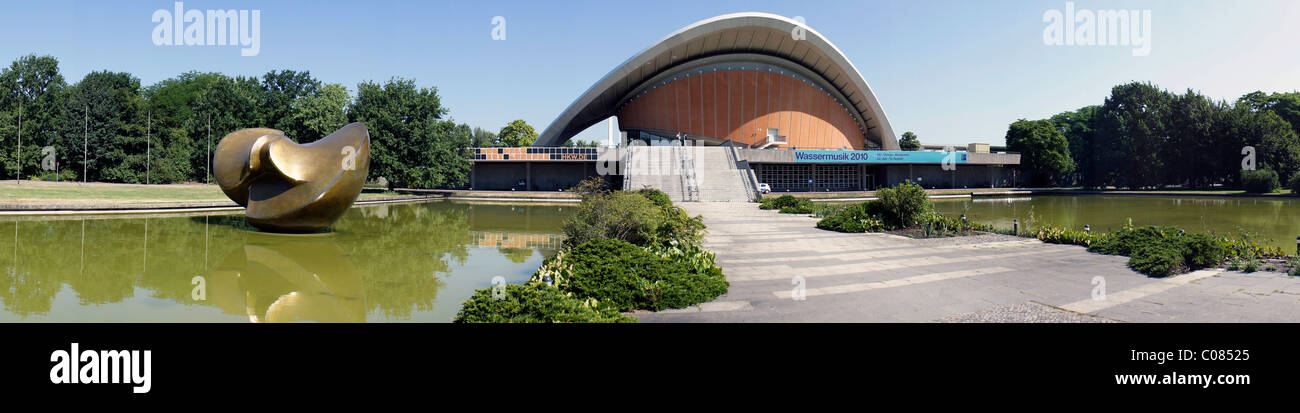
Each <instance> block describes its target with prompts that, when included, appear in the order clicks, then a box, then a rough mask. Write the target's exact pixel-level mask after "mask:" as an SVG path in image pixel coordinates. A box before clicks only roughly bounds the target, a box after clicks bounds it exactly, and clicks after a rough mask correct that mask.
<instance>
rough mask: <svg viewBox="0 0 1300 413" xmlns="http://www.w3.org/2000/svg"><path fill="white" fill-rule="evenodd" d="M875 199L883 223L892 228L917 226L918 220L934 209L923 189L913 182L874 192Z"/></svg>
mask: <svg viewBox="0 0 1300 413" xmlns="http://www.w3.org/2000/svg"><path fill="white" fill-rule="evenodd" d="M876 198H877V200H878V201H879V203H880V204H879V205H880V208H882V212H883V218H884V220H885V223H886V224H888V225H889V226H890V227H892V228H911V227H913V226H916V225H918V224H919V223H920V222H919V221H918V218H919V217H920V216H921V215H922V214H924V213H926V212H929V211H931V210H933V209H934V205H933V204H932V203H930V197H929V195H926V193H925V189H923V188H921V186H920V185H917V184H916V183H915V182H912V181H907V182H904V183H901V184H898V185H897V186H895V187H893V188H883V189H880V190H878V191H876Z"/></svg>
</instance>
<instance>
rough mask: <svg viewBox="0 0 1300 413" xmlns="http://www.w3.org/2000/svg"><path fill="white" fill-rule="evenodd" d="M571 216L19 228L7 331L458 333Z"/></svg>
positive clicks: (522, 274) (2, 281) (481, 212)
mask: <svg viewBox="0 0 1300 413" xmlns="http://www.w3.org/2000/svg"><path fill="white" fill-rule="evenodd" d="M572 209H573V207H572V206H562V205H494V204H469V203H457V202H449V201H435V202H428V203H420V204H394V205H374V206H364V207H355V208H352V209H351V210H349V211H348V213H347V215H345V216H344V217H343V218H342V219H340V220H339V221H338V222H337V223H336V224H335V225H334V226H333V227H332V231H331V232H329V233H326V234H315V235H277V234H265V233H259V232H257V231H256V230H253V229H252V228H251V227H249V226H248V225H247V223H246V222H245V221H244V218H243V216H242V215H193V216H177V215H152V216H133V217H84V218H83V217H38V218H12V217H11V218H8V219H6V220H0V269H2V270H3V271H4V273H3V275H0V305H2V307H0V322H3V321H43V322H119V321H121V322H249V321H251V322H288V321H316V322H397V321H418V322H446V321H451V319H452V318H453V317H455V315H456V311H458V310H459V309H460V303H461V302H463V301H464V300H465V299H467V298H469V296H470V295H471V294H473V292H474V290H475V289H480V288H488V287H491V286H492V285H493V281H494V279H495V280H497V281H498V282H500V281H504V282H507V283H522V282H524V281H525V280H527V279H528V277H529V276H531V275H532V273H533V271H534V270H536V269H537V267H538V266H539V265H540V264H541V261H542V260H543V259H545V258H546V257H549V256H551V255H553V254H554V253H555V251H556V250H558V248H559V246H560V243H561V241H562V239H563V234H562V231H561V225H562V223H563V221H564V219H565V218H566V217H567V216H568V215H569V214H570V213H571V212H572ZM497 277H500V278H497Z"/></svg>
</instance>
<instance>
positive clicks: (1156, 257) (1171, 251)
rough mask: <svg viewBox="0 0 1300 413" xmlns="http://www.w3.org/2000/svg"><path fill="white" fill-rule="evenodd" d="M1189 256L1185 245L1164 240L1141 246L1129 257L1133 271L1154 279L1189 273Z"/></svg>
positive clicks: (1129, 264) (1175, 241)
mask: <svg viewBox="0 0 1300 413" xmlns="http://www.w3.org/2000/svg"><path fill="white" fill-rule="evenodd" d="M1186 255H1187V251H1186V249H1185V248H1184V247H1183V244H1182V243H1180V242H1178V241H1177V240H1172V239H1164V240H1163V241H1161V242H1156V243H1153V244H1145V245H1141V246H1139V247H1138V248H1137V249H1136V250H1134V251H1133V255H1132V256H1131V257H1129V260H1128V266H1129V267H1131V268H1133V270H1135V271H1137V272H1140V273H1143V274H1146V275H1150V276H1153V277H1165V276H1169V275H1171V274H1178V273H1182V272H1186V271H1187V262H1186V259H1185V258H1184V257H1185V256H1186Z"/></svg>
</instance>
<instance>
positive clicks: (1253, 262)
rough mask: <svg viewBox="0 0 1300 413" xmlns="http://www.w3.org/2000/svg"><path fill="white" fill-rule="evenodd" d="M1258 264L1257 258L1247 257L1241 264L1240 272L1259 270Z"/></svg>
mask: <svg viewBox="0 0 1300 413" xmlns="http://www.w3.org/2000/svg"><path fill="white" fill-rule="evenodd" d="M1259 264H1260V263H1259V260H1257V259H1254V258H1247V259H1246V260H1245V263H1244V264H1242V265H1241V272H1255V271H1259Z"/></svg>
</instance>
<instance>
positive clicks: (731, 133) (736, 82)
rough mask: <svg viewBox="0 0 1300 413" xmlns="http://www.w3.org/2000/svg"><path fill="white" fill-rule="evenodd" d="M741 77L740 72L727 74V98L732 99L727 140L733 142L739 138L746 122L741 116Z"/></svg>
mask: <svg viewBox="0 0 1300 413" xmlns="http://www.w3.org/2000/svg"><path fill="white" fill-rule="evenodd" d="M741 76H742V74H741V73H740V72H732V71H728V72H727V96H728V98H729V99H730V101H729V102H728V105H730V114H729V115H728V116H727V118H728V122H727V139H731V140H736V139H738V138H739V137H738V136H737V135H738V134H739V132H740V128H741V126H742V125H744V120H743V119H742V118H741V115H740V113H741V109H740V105H741V104H742V102H741V101H740V92H741V90H740V78H741Z"/></svg>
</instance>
